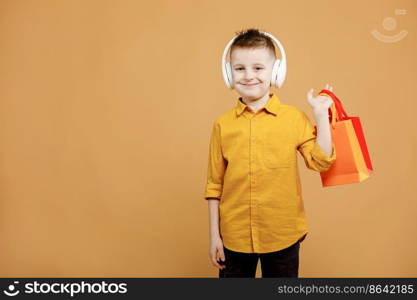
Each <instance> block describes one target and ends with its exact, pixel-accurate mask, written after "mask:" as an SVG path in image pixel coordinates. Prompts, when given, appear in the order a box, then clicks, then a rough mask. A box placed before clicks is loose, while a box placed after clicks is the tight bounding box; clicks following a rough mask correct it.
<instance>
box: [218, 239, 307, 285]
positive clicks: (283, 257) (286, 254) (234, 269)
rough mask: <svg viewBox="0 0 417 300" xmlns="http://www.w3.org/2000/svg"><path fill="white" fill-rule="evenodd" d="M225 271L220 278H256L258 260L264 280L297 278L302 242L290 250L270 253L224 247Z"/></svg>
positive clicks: (298, 242)
mask: <svg viewBox="0 0 417 300" xmlns="http://www.w3.org/2000/svg"><path fill="white" fill-rule="evenodd" d="M223 249H224V255H225V258H226V261H225V262H222V261H220V264H222V263H223V264H225V265H226V267H225V268H224V269H220V270H219V278H225V277H252V278H255V276H256V267H257V265H258V259H259V258H260V259H261V270H262V278H266V277H297V278H298V262H299V260H298V258H299V250H300V241H297V242H296V243H295V244H293V245H291V246H290V247H288V248H285V249H282V250H279V251H276V252H268V253H242V252H235V251H232V250H229V249H227V248H226V247H224V246H223Z"/></svg>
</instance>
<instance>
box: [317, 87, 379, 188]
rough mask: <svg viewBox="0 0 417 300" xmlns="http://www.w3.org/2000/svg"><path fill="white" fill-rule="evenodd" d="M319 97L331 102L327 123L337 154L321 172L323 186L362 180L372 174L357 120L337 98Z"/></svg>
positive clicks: (363, 136) (333, 96) (363, 138)
mask: <svg viewBox="0 0 417 300" xmlns="http://www.w3.org/2000/svg"><path fill="white" fill-rule="evenodd" d="M319 94H327V95H329V96H330V97H331V98H332V100H333V104H332V106H331V107H330V108H329V113H330V116H329V121H330V130H331V134H332V139H333V143H334V147H335V151H336V160H335V161H334V163H333V164H332V166H331V167H330V169H329V170H327V171H325V172H320V177H321V181H322V186H323V187H327V186H334V185H342V184H350V183H356V182H361V181H364V180H365V179H367V178H369V175H370V173H371V172H373V167H372V163H371V159H370V156H369V152H368V148H367V145H366V141H365V135H364V133H363V130H362V125H361V122H360V118H359V117H351V116H348V115H347V113H346V111H345V110H344V108H343V105H342V102H341V101H340V99H339V98H337V97H336V95H335V94H334V93H332V92H331V91H329V90H322V91H320V93H319ZM315 127H316V126H315ZM316 130H317V128H316Z"/></svg>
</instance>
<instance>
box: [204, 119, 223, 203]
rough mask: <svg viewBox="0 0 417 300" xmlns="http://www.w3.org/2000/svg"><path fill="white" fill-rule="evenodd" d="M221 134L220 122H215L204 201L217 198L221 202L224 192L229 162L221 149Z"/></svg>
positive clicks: (211, 138)
mask: <svg viewBox="0 0 417 300" xmlns="http://www.w3.org/2000/svg"><path fill="white" fill-rule="evenodd" d="M220 137H221V132H220V125H219V123H218V122H214V124H213V128H212V132H211V137H210V146H209V156H208V168H207V183H206V188H205V192H204V199H206V200H208V199H212V198H217V199H219V200H220V198H221V195H222V191H223V178H224V173H225V170H226V167H227V161H226V160H225V159H224V157H223V153H222V148H221V138H220Z"/></svg>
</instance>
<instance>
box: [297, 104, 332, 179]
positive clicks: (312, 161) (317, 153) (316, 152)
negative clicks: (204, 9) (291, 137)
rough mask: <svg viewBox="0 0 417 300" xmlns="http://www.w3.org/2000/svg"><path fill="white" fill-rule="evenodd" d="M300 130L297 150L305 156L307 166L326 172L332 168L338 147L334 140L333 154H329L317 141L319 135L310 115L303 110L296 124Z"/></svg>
mask: <svg viewBox="0 0 417 300" xmlns="http://www.w3.org/2000/svg"><path fill="white" fill-rule="evenodd" d="M296 128H297V130H298V143H297V150H298V151H299V152H300V153H301V155H302V156H303V158H304V161H305V164H306V166H307V168H309V169H311V170H314V171H318V172H324V171H327V170H328V169H330V167H331V166H332V164H333V163H334V161H335V160H336V149H335V147H334V142H333V141H332V155H331V156H328V155H327V154H326V153H325V152H324V151H323V149H321V147H320V145H319V144H318V143H317V139H316V137H317V135H316V132H315V130H314V127H313V125H312V123H311V121H310V119H309V118H308V116H307V115H306V114H305V113H304V112H303V111H301V114H300V118H299V120H298V122H297V126H296Z"/></svg>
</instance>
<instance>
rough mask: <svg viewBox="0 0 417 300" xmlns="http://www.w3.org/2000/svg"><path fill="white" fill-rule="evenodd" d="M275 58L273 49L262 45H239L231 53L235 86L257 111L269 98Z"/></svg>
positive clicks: (245, 100)
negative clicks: (240, 46)
mask: <svg viewBox="0 0 417 300" xmlns="http://www.w3.org/2000/svg"><path fill="white" fill-rule="evenodd" d="M274 60H275V57H274V56H273V54H272V53H271V51H270V50H268V49H267V48H262V47H261V48H259V47H258V48H239V47H237V48H235V49H233V51H232V53H231V66H232V75H233V87H234V89H235V90H236V91H237V92H238V93H239V94H240V95H241V96H242V100H243V101H244V102H245V103H246V104H248V105H250V106H251V107H252V108H255V111H256V110H258V109H259V108H261V107H263V105H265V104H266V102H267V101H268V99H269V86H270V83H271V74H272V65H273V63H274Z"/></svg>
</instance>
